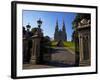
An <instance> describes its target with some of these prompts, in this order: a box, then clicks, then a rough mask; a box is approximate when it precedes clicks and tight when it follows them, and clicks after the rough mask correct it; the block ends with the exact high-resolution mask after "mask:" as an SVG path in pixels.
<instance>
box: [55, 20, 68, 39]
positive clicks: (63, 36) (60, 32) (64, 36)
mask: <svg viewBox="0 0 100 80" xmlns="http://www.w3.org/2000/svg"><path fill="white" fill-rule="evenodd" d="M54 40H55V41H60V40H61V41H67V33H66V29H65V23H64V21H63V25H62V30H61V29H59V28H58V21H57V22H56V27H55V33H54Z"/></svg>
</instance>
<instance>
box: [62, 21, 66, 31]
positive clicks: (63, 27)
mask: <svg viewBox="0 0 100 80" xmlns="http://www.w3.org/2000/svg"><path fill="white" fill-rule="evenodd" d="M62 31H64V32H66V29H65V22H64V20H63V26H62Z"/></svg>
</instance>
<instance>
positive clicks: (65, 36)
mask: <svg viewBox="0 0 100 80" xmlns="http://www.w3.org/2000/svg"><path fill="white" fill-rule="evenodd" d="M62 32H63V38H64V40H65V41H66V40H67V34H66V28H65V22H64V20H63V26H62Z"/></svg>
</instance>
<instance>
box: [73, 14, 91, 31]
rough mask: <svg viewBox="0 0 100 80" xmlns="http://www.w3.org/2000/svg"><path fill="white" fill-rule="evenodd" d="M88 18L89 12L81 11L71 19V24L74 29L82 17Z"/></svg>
mask: <svg viewBox="0 0 100 80" xmlns="http://www.w3.org/2000/svg"><path fill="white" fill-rule="evenodd" d="M83 18H84V19H90V18H91V16H90V14H83V13H78V14H77V15H76V17H75V19H74V20H73V22H72V24H73V27H72V28H73V29H74V30H75V29H76V28H77V26H78V23H79V22H80V21H81V20H82V19H83Z"/></svg>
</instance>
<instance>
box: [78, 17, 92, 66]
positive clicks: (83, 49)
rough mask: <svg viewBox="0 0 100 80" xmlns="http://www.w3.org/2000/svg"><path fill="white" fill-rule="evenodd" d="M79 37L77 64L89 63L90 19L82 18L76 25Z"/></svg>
mask: <svg viewBox="0 0 100 80" xmlns="http://www.w3.org/2000/svg"><path fill="white" fill-rule="evenodd" d="M77 31H78V38H79V65H80V66H87V65H90V63H91V57H90V56H91V24H90V20H87V19H82V20H81V21H80V22H79V24H78V27H77Z"/></svg>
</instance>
